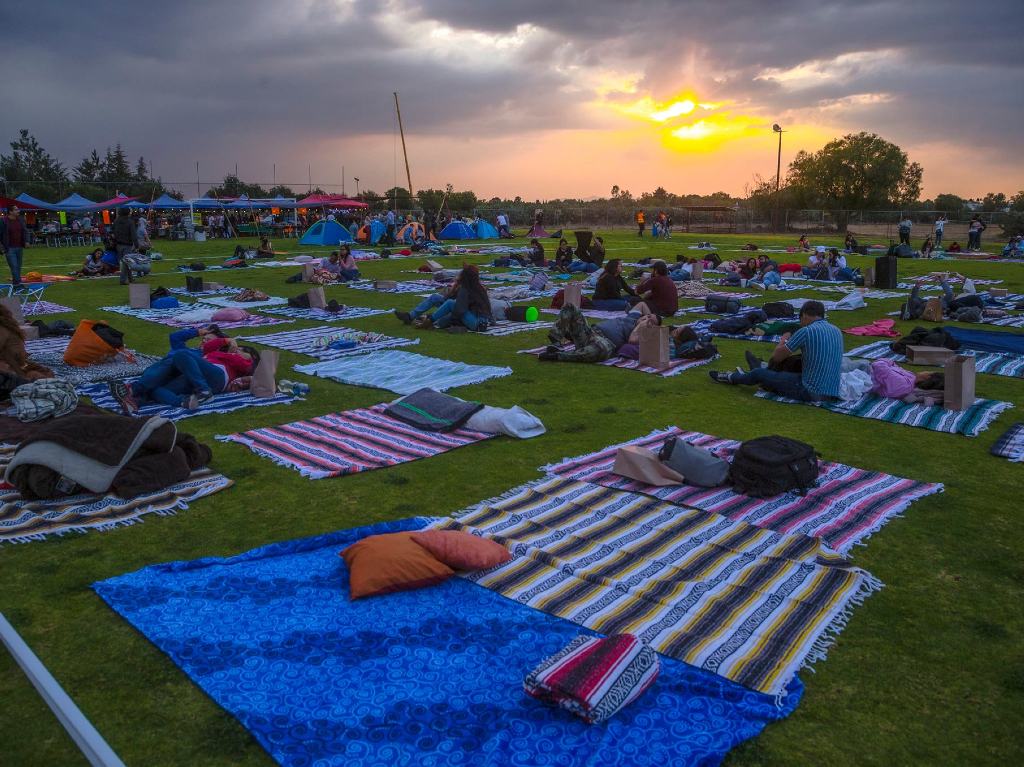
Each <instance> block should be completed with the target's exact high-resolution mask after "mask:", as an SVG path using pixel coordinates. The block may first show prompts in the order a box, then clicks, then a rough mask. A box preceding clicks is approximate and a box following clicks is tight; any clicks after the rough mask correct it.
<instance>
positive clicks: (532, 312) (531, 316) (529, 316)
mask: <svg viewBox="0 0 1024 767" xmlns="http://www.w3.org/2000/svg"><path fill="white" fill-rule="evenodd" d="M539 316H540V312H538V311H537V307H536V306H527V307H526V321H527V322H536V321H537V318H538V317H539Z"/></svg>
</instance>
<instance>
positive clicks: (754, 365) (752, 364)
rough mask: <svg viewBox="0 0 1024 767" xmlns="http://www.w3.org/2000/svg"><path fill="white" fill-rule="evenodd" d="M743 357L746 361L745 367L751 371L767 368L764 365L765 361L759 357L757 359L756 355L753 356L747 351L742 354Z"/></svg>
mask: <svg viewBox="0 0 1024 767" xmlns="http://www.w3.org/2000/svg"><path fill="white" fill-rule="evenodd" d="M743 356H744V357H746V359H747V366H748V367H749V368H750V369H751V370H757V369H758V368H763V367H767V364H766V363H765V361H764V360H762V359H761V358H760V357H758V356H757V355H756V354H754V353H753V352H752V351H750V350H749V349H748V350H747V351H745V352H743Z"/></svg>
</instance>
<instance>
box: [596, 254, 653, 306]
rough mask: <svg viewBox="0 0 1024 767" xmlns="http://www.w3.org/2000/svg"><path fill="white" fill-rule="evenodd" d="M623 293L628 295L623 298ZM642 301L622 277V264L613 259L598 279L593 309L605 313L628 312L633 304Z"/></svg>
mask: <svg viewBox="0 0 1024 767" xmlns="http://www.w3.org/2000/svg"><path fill="white" fill-rule="evenodd" d="M623 293H625V294H626V295H625V296H623V295H622V294H623ZM640 300H641V299H640V296H638V295H637V293H636V291H635V290H633V288H631V287H630V286H629V283H628V282H626V280H625V279H624V278H623V276H622V262H621V261H620V260H619V259H617V258H613V259H611V260H610V261H609V262H608V263H607V264H605V265H604V272H603V273H602V274H601V276H600V277H598V278H597V285H596V286H595V287H594V295H593V298H592V299H591V302H592V304H593V307H594V308H595V309H602V310H605V311H615V310H616V309H622V310H626V309H628V308H629V307H630V306H632V305H633V304H637V303H640Z"/></svg>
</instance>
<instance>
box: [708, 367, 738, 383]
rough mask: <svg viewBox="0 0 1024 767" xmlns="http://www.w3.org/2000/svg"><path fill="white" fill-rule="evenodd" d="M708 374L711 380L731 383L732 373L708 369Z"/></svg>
mask: <svg viewBox="0 0 1024 767" xmlns="http://www.w3.org/2000/svg"><path fill="white" fill-rule="evenodd" d="M708 376H709V377H710V378H711V380H712V381H717V382H718V383H724V384H731V383H733V380H732V373H724V372H722V371H721V370H709V371H708Z"/></svg>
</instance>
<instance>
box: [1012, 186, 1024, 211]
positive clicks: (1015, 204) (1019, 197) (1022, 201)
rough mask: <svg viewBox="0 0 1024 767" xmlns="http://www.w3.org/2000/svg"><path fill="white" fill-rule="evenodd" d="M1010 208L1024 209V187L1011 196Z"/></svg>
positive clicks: (1015, 209) (1014, 209)
mask: <svg viewBox="0 0 1024 767" xmlns="http://www.w3.org/2000/svg"><path fill="white" fill-rule="evenodd" d="M1010 210H1013V211H1024V189H1022V190H1020V191H1019V192H1017V194H1015V195H1014V196H1013V197H1011V198H1010Z"/></svg>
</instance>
